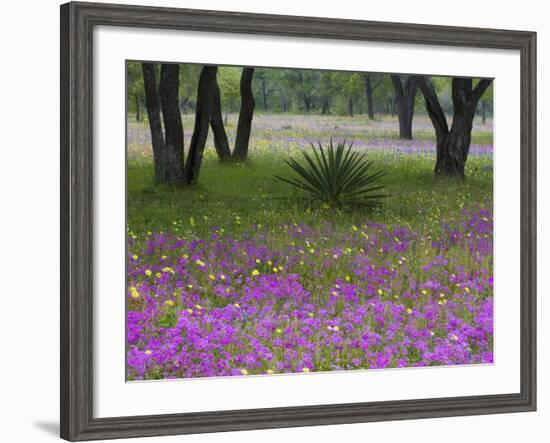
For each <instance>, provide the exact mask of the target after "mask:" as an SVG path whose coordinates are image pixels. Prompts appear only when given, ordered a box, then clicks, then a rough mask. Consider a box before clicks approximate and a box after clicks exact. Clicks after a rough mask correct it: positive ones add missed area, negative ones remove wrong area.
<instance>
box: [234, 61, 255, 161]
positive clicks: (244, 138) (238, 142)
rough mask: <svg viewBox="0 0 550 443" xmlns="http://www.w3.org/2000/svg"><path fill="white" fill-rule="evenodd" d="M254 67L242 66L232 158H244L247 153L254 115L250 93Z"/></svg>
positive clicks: (252, 99) (253, 104)
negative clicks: (239, 100) (237, 119)
mask: <svg viewBox="0 0 550 443" xmlns="http://www.w3.org/2000/svg"><path fill="white" fill-rule="evenodd" d="M253 75H254V68H243V72H242V75H241V110H240V112H239V121H238V123H237V136H236V138H235V149H234V151H233V158H235V159H236V160H244V159H245V158H246V157H247V155H248V144H249V141H250V132H251V130H252V117H253V116H254V106H255V103H254V95H253V94H252V77H253Z"/></svg>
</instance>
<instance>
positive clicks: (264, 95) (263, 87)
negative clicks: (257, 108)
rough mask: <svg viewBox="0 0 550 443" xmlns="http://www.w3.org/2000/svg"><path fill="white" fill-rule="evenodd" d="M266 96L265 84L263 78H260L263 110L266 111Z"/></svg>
mask: <svg viewBox="0 0 550 443" xmlns="http://www.w3.org/2000/svg"><path fill="white" fill-rule="evenodd" d="M267 96H268V93H267V89H266V86H265V78H262V97H263V101H264V111H267V108H268V105H267Z"/></svg>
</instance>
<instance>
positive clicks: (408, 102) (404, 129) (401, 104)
mask: <svg viewBox="0 0 550 443" xmlns="http://www.w3.org/2000/svg"><path fill="white" fill-rule="evenodd" d="M390 77H391V80H392V83H393V88H394V90H395V102H396V105H397V118H398V120H399V138H401V139H405V140H412V121H413V115H414V101H415V97H416V79H415V77H412V76H411V77H409V78H407V80H406V81H405V83H404V84H402V82H401V76H400V75H398V74H392V75H391V76H390Z"/></svg>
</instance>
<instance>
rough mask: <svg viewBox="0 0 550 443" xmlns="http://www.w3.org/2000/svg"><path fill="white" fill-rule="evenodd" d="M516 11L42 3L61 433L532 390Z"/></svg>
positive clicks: (338, 416)
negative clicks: (348, 15) (52, 136)
mask: <svg viewBox="0 0 550 443" xmlns="http://www.w3.org/2000/svg"><path fill="white" fill-rule="evenodd" d="M535 45H536V34H535V33H532V32H520V31H510V30H495V29H474V28H455V27H444V26H427V25H419V24H402V23H380V22H366V21H356V20H341V19H331V18H313V17H290V16H277V15H262V14H248V13H246V14H245V13H235V12H218V11H200V10H186V9H169V8H155V7H142V6H122V5H113V4H97V3H93V4H90V3H68V4H65V5H62V6H61V437H62V438H64V439H66V440H70V441H76V440H92V439H106V438H126V437H143V436H153V435H170V434H188V433H203V432H219V431H230V430H233V431H235V430H247V429H262V428H280V427H291V426H310V425H326V424H340V423H341V424H343V423H357V422H370V421H381V420H401V419H417V418H429V417H445V416H458V415H474V414H493V413H509V412H520V411H523V412H524V411H534V410H535V408H536V360H535V358H536V355H535V354H536V352H535V351H536V294H535V273H536V260H535V257H536V253H535V246H536V244H535V242H536V239H535V233H536V213H535V209H536V200H535V198H536V192H535V183H536V180H535V170H536V168H535V166H536V140H535V135H536V103H535V97H536V84H535V79H536V57H535V54H536V48H535Z"/></svg>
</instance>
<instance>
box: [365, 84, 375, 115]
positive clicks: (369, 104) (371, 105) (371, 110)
mask: <svg viewBox="0 0 550 443" xmlns="http://www.w3.org/2000/svg"><path fill="white" fill-rule="evenodd" d="M363 79H364V81H365V92H366V95H367V114H368V116H369V120H374V102H373V99H372V93H373V92H374V91H373V87H372V83H371V81H370V74H365V75H364V76H363Z"/></svg>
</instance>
